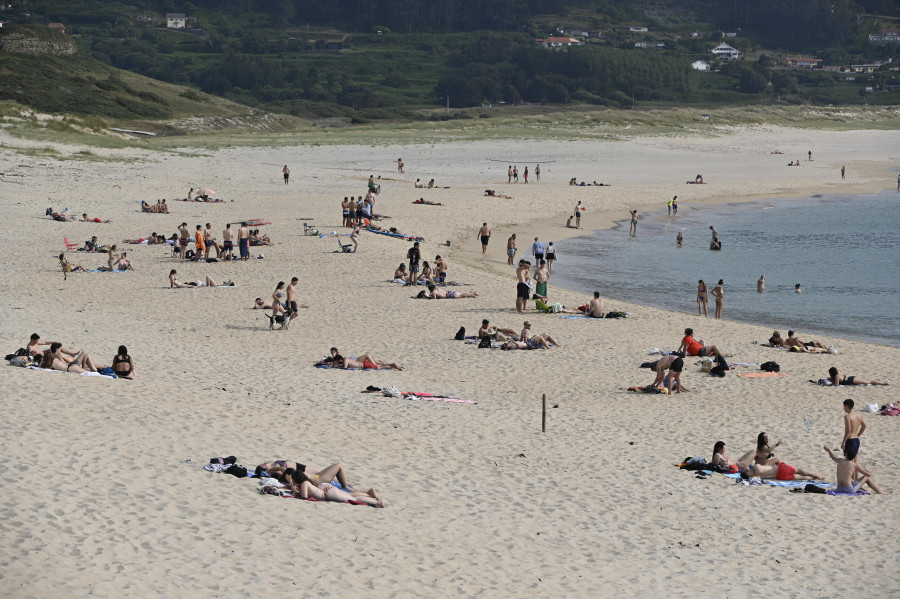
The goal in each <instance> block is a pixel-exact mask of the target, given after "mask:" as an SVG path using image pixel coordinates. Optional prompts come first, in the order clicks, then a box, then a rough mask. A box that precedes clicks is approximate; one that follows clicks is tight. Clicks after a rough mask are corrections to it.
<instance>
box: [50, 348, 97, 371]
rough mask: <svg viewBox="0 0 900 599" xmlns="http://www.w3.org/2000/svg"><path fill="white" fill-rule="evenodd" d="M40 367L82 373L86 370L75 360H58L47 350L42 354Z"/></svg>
mask: <svg viewBox="0 0 900 599" xmlns="http://www.w3.org/2000/svg"><path fill="white" fill-rule="evenodd" d="M41 368H46V369H49V370H59V371H60V372H74V373H75V374H82V373H84V372H88V371H87V370H85V369H84V368H82V367H81V366H79V365H78V364H76V363H75V362H66V361H65V360H60V359H59V358H56V357H54V356H53V354H51V353H50V352H47V353H46V354H44V357H43V359H42V360H41Z"/></svg>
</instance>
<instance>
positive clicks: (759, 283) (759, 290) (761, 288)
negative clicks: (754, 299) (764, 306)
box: [756, 275, 766, 293]
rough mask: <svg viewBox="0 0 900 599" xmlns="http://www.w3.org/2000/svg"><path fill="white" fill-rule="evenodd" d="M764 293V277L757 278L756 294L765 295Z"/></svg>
mask: <svg viewBox="0 0 900 599" xmlns="http://www.w3.org/2000/svg"><path fill="white" fill-rule="evenodd" d="M765 292H766V275H762V276H761V277H759V280H758V281H757V282H756V293H765Z"/></svg>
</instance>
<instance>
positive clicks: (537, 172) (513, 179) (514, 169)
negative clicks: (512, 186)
mask: <svg viewBox="0 0 900 599" xmlns="http://www.w3.org/2000/svg"><path fill="white" fill-rule="evenodd" d="M522 175H523V178H524V179H525V183H528V167H527V166H526V167H525V172H524V173H522ZM534 180H535V181H540V180H541V165H540V164H538V165H536V166H535V167H534ZM506 182H507V183H518V182H519V167H518V166H512V165H510V166H509V168H508V169H506Z"/></svg>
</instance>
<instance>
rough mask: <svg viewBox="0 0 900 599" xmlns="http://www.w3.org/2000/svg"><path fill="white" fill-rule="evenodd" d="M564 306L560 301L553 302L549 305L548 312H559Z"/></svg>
mask: <svg viewBox="0 0 900 599" xmlns="http://www.w3.org/2000/svg"><path fill="white" fill-rule="evenodd" d="M564 307H565V306H563V305H562V304H561V303H559V302H556V303H555V304H553V305H552V306H550V312H551V313H553V314H559V313H560V312H562V311H563V308H564Z"/></svg>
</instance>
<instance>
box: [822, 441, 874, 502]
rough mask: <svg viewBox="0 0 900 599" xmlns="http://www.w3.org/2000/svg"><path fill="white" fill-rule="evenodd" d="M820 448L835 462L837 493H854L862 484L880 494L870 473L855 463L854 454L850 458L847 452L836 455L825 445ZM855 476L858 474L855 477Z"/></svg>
mask: <svg viewBox="0 0 900 599" xmlns="http://www.w3.org/2000/svg"><path fill="white" fill-rule="evenodd" d="M822 448H823V449H824V450H825V451H827V452H828V456H829V457H830V458H831V459H832V460H834V461H835V463H836V464H837V489H835V491H837V492H838V493H856V492H858V491H859V490H860V489H861V488H862V487H863V485H865V486H867V487H869V488H870V489H872V492H873V493H877V494H878V495H881V489H879V488H878V487H877V486H876V485H875V481H874V480H872V475H871V474H870V473H869V472H868V471H867V470H865V469H864V468H863V467H862V466H860V465H859V464H857V463H856V455H854V456H853V457H852V458H851V457H850V456H849V454H848V453H847V452H845V455H846V457H843V458H841V457H838V456H836V455H834V452H832V451H831V449H830V448H829V447H828V446H827V445H823V446H822ZM857 476H859V477H858V478H857Z"/></svg>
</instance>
